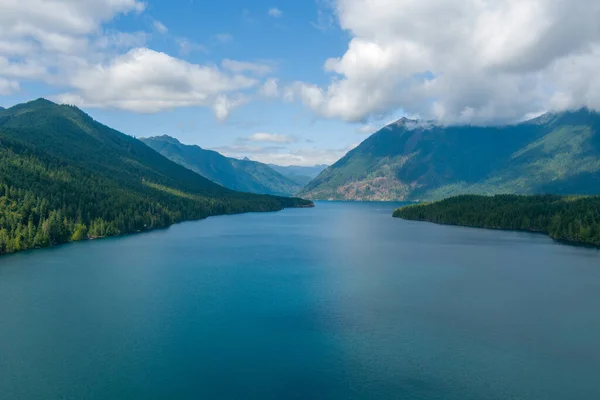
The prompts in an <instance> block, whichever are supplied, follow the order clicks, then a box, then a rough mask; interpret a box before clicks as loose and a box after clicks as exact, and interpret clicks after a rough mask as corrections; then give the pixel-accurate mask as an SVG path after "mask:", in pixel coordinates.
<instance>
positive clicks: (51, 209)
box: [0, 99, 310, 254]
mask: <svg viewBox="0 0 600 400" xmlns="http://www.w3.org/2000/svg"><path fill="white" fill-rule="evenodd" d="M309 205H310V203H309V202H306V201H304V200H300V199H290V198H284V197H275V196H267V195H257V194H250V193H240V192H236V191H233V190H230V189H227V188H225V187H223V186H220V185H218V184H216V183H214V182H212V181H210V180H208V179H206V178H204V177H202V176H200V175H199V174H197V173H195V172H193V171H191V170H189V169H187V168H184V167H182V166H180V165H179V164H177V163H175V162H173V161H171V160H169V159H167V158H165V157H164V156H162V155H160V154H159V153H157V152H156V151H154V150H152V149H151V148H150V147H148V146H146V145H145V144H144V143H142V142H141V141H139V140H137V139H135V138H133V137H131V136H128V135H125V134H123V133H120V132H118V131H116V130H114V129H111V128H109V127H107V126H105V125H102V124H101V123H99V122H97V121H95V120H93V119H92V118H91V117H90V116H88V115H87V114H85V113H84V112H83V111H81V110H80V109H78V108H76V107H72V106H66V105H57V104H54V103H52V102H50V101H48V100H44V99H39V100H36V101H33V102H29V103H25V104H20V105H17V106H14V107H11V108H9V109H7V110H2V111H0V254H2V253H7V252H13V251H18V250H23V249H28V248H34V247H44V246H49V245H53V244H59V243H65V242H69V241H73V240H82V239H86V238H88V237H92V238H93V237H102V236H112V235H119V234H124V233H130V232H138V231H142V230H148V229H152V228H157V227H165V226H168V225H170V224H172V223H175V222H179V221H183V220H190V219H199V218H204V217H207V216H210V215H217V214H232V213H239V212H246V211H275V210H280V209H282V208H284V207H294V206H302V207H303V206H309Z"/></svg>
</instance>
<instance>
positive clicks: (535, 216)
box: [394, 195, 600, 246]
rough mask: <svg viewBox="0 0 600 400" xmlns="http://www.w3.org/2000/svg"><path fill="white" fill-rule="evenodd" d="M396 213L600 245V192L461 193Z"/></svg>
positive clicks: (411, 217) (415, 218) (410, 216)
mask: <svg viewBox="0 0 600 400" xmlns="http://www.w3.org/2000/svg"><path fill="white" fill-rule="evenodd" d="M394 217H397V218H403V219H407V220H415V221H428V222H434V223H437V224H446V225H459V226H469V227H476V228H489V229H506V230H519V231H529V232H540V233H545V234H548V235H550V237H552V238H553V239H556V240H560V241H565V242H570V243H579V244H585V245H594V246H600V196H557V195H531V196H524V195H521V196H520V195H496V196H476V195H462V196H456V197H451V198H448V199H445V200H441V201H437V202H433V203H424V204H413V205H409V206H406V207H402V208H399V209H397V210H396V211H394Z"/></svg>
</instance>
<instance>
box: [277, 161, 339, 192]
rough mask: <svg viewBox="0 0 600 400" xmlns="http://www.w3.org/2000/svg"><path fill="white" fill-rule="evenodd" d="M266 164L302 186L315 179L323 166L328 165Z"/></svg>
mask: <svg viewBox="0 0 600 400" xmlns="http://www.w3.org/2000/svg"><path fill="white" fill-rule="evenodd" d="M268 165H269V167H271V168H273V169H274V170H275V171H277V172H279V173H280V174H282V175H284V176H287V177H288V178H290V179H292V180H293V181H296V182H298V183H299V184H301V185H302V187H304V186H305V185H306V184H308V183H309V182H310V181H312V180H313V179H315V178H316V177H317V175H319V174H320V173H321V172H323V170H324V169H325V168H327V167H328V165H325V164H321V165H313V166H311V167H303V166H297V165H289V166H282V165H275V164H268Z"/></svg>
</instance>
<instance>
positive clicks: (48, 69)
mask: <svg viewBox="0 0 600 400" xmlns="http://www.w3.org/2000/svg"><path fill="white" fill-rule="evenodd" d="M144 9H145V2H143V1H141V0H28V1H17V0H5V1H0V95H7V94H12V93H14V92H17V91H19V90H20V87H21V85H20V81H22V80H31V81H38V82H43V83H46V84H50V85H54V86H56V87H60V88H61V89H62V90H63V92H62V93H59V94H58V95H55V96H54V97H53V100H56V101H59V102H65V103H70V104H76V105H79V106H84V107H99V108H118V109H122V110H128V111H133V112H142V113H151V112H158V111H162V110H167V109H171V108H176V107H188V106H201V107H208V108H211V109H212V110H213V111H214V113H215V116H216V118H217V119H218V120H224V119H226V118H227V117H228V116H229V114H230V113H231V111H232V110H233V109H234V108H236V107H239V106H241V105H243V104H245V103H246V102H247V101H248V99H249V98H250V96H249V94H248V93H247V92H248V91H250V90H251V91H253V92H255V91H258V90H259V89H260V85H259V84H260V82H259V81H258V80H256V79H255V78H252V77H250V76H248V75H249V74H250V75H263V74H266V73H268V72H270V71H271V70H272V68H271V66H269V65H266V64H265V65H263V64H258V63H243V62H237V61H232V60H226V61H225V62H224V63H223V68H220V67H218V66H216V65H214V64H209V65H201V64H193V63H189V62H186V61H184V60H181V59H178V58H175V57H172V56H170V55H168V54H165V53H161V52H157V51H153V50H150V49H148V48H147V47H146V43H147V40H148V38H149V37H150V36H151V35H150V34H149V33H146V32H120V31H116V30H113V29H110V30H107V29H105V28H104V26H105V24H106V23H108V22H110V21H111V20H113V19H114V18H115V17H117V16H119V15H124V14H129V13H140V12H143V11H144ZM149 21H151V23H152V28H153V30H154V31H155V32H158V33H161V34H166V33H168V29H167V27H166V26H164V25H163V24H162V23H161V22H160V21H158V20H154V19H149ZM175 40H176V43H177V44H178V45H179V48H180V52H181V53H182V54H189V53H190V52H192V51H197V50H205V49H204V47H203V46H202V45H199V44H196V43H193V42H191V41H189V40H186V39H178V38H175ZM215 40H216V41H219V42H222V43H224V42H228V41H231V40H232V37H231V35H229V34H219V35H216V37H215Z"/></svg>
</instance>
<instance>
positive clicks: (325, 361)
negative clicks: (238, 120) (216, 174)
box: [0, 202, 600, 400]
mask: <svg viewBox="0 0 600 400" xmlns="http://www.w3.org/2000/svg"><path fill="white" fill-rule="evenodd" d="M397 205H398V204H394V203H335V202H334V203H317V207H316V208H314V209H289V210H284V211H282V212H278V213H261V214H245V215H236V216H222V217H213V218H209V219H206V220H203V221H196V222H187V223H183V224H179V225H175V226H172V227H171V228H169V229H165V230H158V231H153V232H149V233H144V234H139V235H133V236H128V237H121V238H111V239H105V240H94V241H88V242H81V243H74V244H69V245H65V246H59V247H55V248H52V249H43V250H34V251H30V252H25V253H21V254H15V255H10V256H3V257H0V388H1V391H2V395H1V396H0V397H2V398H5V399H78V400H79V399H145V400H146V399H206V398H219V399H261V400H262V399H317V398H319V399H426V400H430V399H431V400H433V399H439V400H454V399H456V400H471V399H472V400H483V399H486V400H487V399H499V400H500V399H502V400H506V399H540V400H554V399H556V400H564V399H570V400H575V399H585V400H589V399H599V398H600V379H599V378H598V374H599V371H600V251H598V250H595V249H589V248H581V247H572V246H567V245H563V244H558V243H555V242H553V241H552V240H551V239H549V238H547V237H545V236H542V235H536V234H528V233H519V232H503V231H489V230H480V229H470V228H459V227H450V226H439V225H434V224H429V223H420V222H412V221H403V220H398V219H393V218H391V213H392V210H393V209H394V208H395V207H396V206H397Z"/></svg>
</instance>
